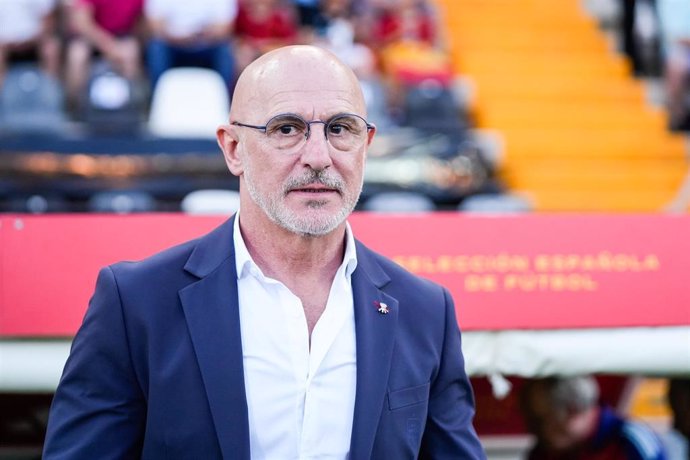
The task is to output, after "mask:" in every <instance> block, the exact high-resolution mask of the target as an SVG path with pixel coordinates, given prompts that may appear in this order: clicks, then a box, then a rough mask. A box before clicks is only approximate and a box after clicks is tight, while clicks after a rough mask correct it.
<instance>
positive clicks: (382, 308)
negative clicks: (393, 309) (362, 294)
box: [374, 302, 390, 315]
mask: <svg viewBox="0 0 690 460" xmlns="http://www.w3.org/2000/svg"><path fill="white" fill-rule="evenodd" d="M374 306H375V307H376V311H378V312H379V313H381V314H382V315H387V314H388V313H390V309H389V308H388V305H386V304H385V303H383V302H374Z"/></svg>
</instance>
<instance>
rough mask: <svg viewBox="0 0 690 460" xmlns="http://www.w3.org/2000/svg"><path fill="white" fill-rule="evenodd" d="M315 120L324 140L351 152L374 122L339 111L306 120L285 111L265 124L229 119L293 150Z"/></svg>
mask: <svg viewBox="0 0 690 460" xmlns="http://www.w3.org/2000/svg"><path fill="white" fill-rule="evenodd" d="M314 123H321V124H322V125H323V135H324V138H325V139H326V141H328V143H329V144H331V146H333V148H335V149H336V150H340V151H342V152H351V151H353V150H355V149H357V148H359V147H361V146H362V145H364V143H365V142H366V139H367V133H368V132H369V130H371V129H374V125H372V124H370V123H369V122H367V121H366V120H365V119H364V118H362V117H360V116H359V115H355V114H354V113H341V114H338V115H335V116H334V117H332V118H330V119H329V120H326V121H323V120H312V121H307V120H305V119H304V118H302V117H300V116H299V115H297V114H294V113H284V114H280V115H276V116H275V117H273V118H271V119H270V120H268V122H267V123H266V124H265V125H264V126H257V125H248V124H246V123H240V122H239V121H233V122H232V124H233V125H236V126H243V127H245V128H253V129H258V130H260V131H263V132H264V134H266V137H267V139H268V142H269V143H270V144H271V146H272V147H275V148H276V149H278V150H294V149H297V148H298V147H301V146H302V145H304V143H305V142H307V139H309V136H310V135H311V125H312V124H314Z"/></svg>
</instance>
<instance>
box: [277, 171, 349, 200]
mask: <svg viewBox="0 0 690 460" xmlns="http://www.w3.org/2000/svg"><path fill="white" fill-rule="evenodd" d="M312 184H321V185H323V186H324V187H328V188H331V189H334V190H336V191H337V192H338V193H341V194H342V192H343V189H344V188H345V183H344V182H343V180H342V179H341V178H340V177H337V176H335V175H333V174H330V173H328V172H326V170H319V171H317V170H314V169H312V170H310V171H309V172H307V173H305V174H302V175H300V176H297V177H291V178H289V179H288V180H287V182H286V183H285V185H284V187H283V194H285V195H287V194H288V193H289V192H290V190H294V189H296V188H302V187H306V186H308V185H312Z"/></svg>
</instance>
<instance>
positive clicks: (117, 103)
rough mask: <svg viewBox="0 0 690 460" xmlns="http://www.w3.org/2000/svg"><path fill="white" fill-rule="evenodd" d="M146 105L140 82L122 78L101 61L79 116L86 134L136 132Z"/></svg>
mask: <svg viewBox="0 0 690 460" xmlns="http://www.w3.org/2000/svg"><path fill="white" fill-rule="evenodd" d="M145 106H146V97H145V91H144V90H143V88H142V83H141V82H139V81H135V80H130V79H127V78H125V77H123V76H122V75H120V74H119V73H118V72H116V71H115V69H113V68H112V66H111V65H110V64H109V63H108V62H106V61H104V60H99V61H97V62H95V63H94V65H93V66H92V69H91V76H90V78H89V83H88V85H87V90H86V92H85V93H84V95H83V100H82V102H81V108H82V113H81V115H82V117H83V119H84V122H85V123H86V126H87V127H88V129H89V131H91V132H93V133H95V134H109V135H121V134H126V135H132V133H139V132H140V131H141V128H142V122H143V115H144V112H145Z"/></svg>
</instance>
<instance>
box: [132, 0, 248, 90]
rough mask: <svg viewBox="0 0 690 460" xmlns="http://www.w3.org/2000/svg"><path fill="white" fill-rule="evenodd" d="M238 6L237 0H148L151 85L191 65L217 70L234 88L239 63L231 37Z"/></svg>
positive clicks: (147, 15)
mask: <svg viewBox="0 0 690 460" xmlns="http://www.w3.org/2000/svg"><path fill="white" fill-rule="evenodd" d="M237 7H238V5H237V0H193V1H186V0H146V3H145V6H144V13H145V16H146V20H147V23H148V26H149V30H150V32H151V38H150V40H149V43H148V49H147V58H148V66H149V74H150V79H151V86H152V87H155V85H156V82H157V81H158V79H159V78H160V76H161V75H162V74H163V72H165V71H166V70H168V69H170V68H172V67H180V66H191V67H208V68H210V69H213V70H215V71H216V72H218V73H219V74H220V75H221V77H223V80H224V81H225V83H226V84H227V86H228V89H231V88H232V86H233V84H234V78H235V62H234V57H233V53H232V50H231V46H230V36H231V33H232V30H233V23H234V21H235V18H236V16H237Z"/></svg>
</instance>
